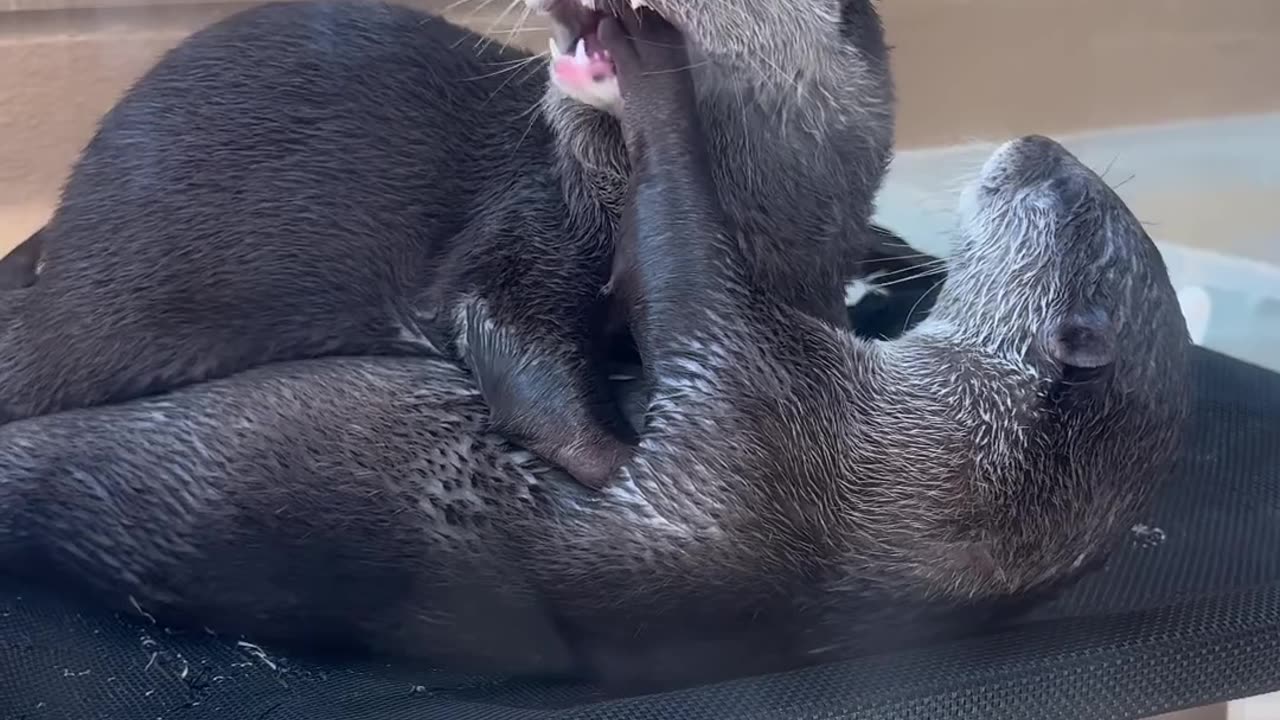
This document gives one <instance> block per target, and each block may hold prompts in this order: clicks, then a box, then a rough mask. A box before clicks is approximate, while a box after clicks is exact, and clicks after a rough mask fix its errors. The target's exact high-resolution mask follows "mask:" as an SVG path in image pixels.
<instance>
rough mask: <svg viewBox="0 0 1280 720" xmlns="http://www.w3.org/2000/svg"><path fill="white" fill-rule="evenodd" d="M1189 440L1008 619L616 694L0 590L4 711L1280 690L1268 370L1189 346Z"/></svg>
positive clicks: (1082, 696)
mask: <svg viewBox="0 0 1280 720" xmlns="http://www.w3.org/2000/svg"><path fill="white" fill-rule="evenodd" d="M1194 383H1195V387H1196V391H1197V392H1196V396H1197V403H1196V409H1195V415H1194V421H1193V422H1194V430H1193V433H1192V439H1191V440H1190V441H1189V443H1188V445H1187V446H1186V448H1185V450H1184V451H1183V456H1182V462H1181V463H1180V467H1179V469H1178V471H1177V474H1176V477H1173V478H1172V479H1171V480H1170V482H1169V483H1168V484H1167V486H1166V487H1165V489H1164V491H1163V493H1162V495H1161V496H1160V497H1159V498H1158V500H1157V502H1156V503H1155V505H1154V507H1153V508H1152V509H1151V511H1150V514H1149V517H1148V518H1147V519H1146V521H1145V524H1144V525H1141V526H1138V527H1136V528H1135V529H1134V531H1133V532H1132V534H1131V537H1130V539H1129V542H1128V543H1127V545H1126V547H1125V548H1124V549H1123V550H1122V551H1121V552H1119V553H1118V555H1117V556H1116V557H1115V558H1114V559H1113V560H1112V562H1111V563H1110V564H1109V565H1108V566H1107V567H1106V568H1105V569H1103V570H1102V571H1101V572H1099V573H1097V574H1095V575H1093V576H1091V577H1089V578H1088V579H1087V580H1086V581H1085V582H1083V583H1082V584H1080V585H1079V586H1077V587H1076V588H1075V589H1074V590H1073V591H1072V592H1070V593H1069V594H1068V595H1066V596H1065V597H1063V598H1061V599H1059V600H1058V601H1057V602H1055V603H1053V604H1052V605H1049V606H1046V607H1043V608H1041V609H1040V610H1038V611H1037V612H1035V613H1034V614H1032V615H1031V616H1029V617H1027V618H1025V619H1024V620H1023V621H1021V622H1019V623H1018V624H1017V625H1015V626H1012V627H1009V628H1005V629H1002V630H1000V631H997V632H993V633H991V634H988V635H985V636H981V637H971V638H968V639H965V640H960V641H954V642H949V643H943V644H939V645H934V646H929V647H923V648H918V649H912V650H906V651H902V652H900V653H897V654H890V655H882V656H874V657H866V658H862V659H858V660H853V661H849V662H843V663H838V664H833V665H828V666H823V667H818V668H812V669H808V670H803V671H799V672H794V673H788V674H785V675H777V676H770V677H758V678H752V679H744V680H739V681H734V682H730V683H725V684H721V685H716V686H711V687H704V688H697V689H692V690H685V691H680V692H674V693H667V694H660V695H651V696H645V697H638V698H632V699H625V700H604V699H602V697H601V696H600V695H599V694H597V693H595V692H594V691H593V690H592V689H591V688H590V687H583V686H578V685H563V684H560V685H549V684H538V683H531V682H526V681H512V680H504V679H501V678H490V677H474V676H459V675H453V674H446V673H439V672H434V671H432V670H429V669H421V668H411V667H401V666H396V665H392V664H387V663H385V662H369V661H360V662H354V663H344V662H340V661H333V660H314V659H311V660H303V659H301V658H294V657H291V656H287V655H286V656H283V657H282V656H279V655H277V654H276V653H275V651H274V649H272V648H258V647H256V646H252V645H246V644H243V643H238V642H237V641H235V640H234V639H227V638H222V637H215V636H211V635H206V634H203V633H200V632H195V633H185V634H182V633H174V632H172V631H166V630H165V629H164V628H161V627H156V626H154V625H152V624H150V623H148V622H147V621H146V620H145V619H137V618H134V617H126V616H123V615H119V614H111V613H106V612H103V611H101V610H99V609H96V608H95V607H94V605H93V604H92V602H90V601H83V602H82V601H80V600H78V599H75V598H70V597H66V596H63V595H60V594H56V593H53V592H50V591H48V590H42V589H38V588H35V587H28V586H23V585H22V584H20V583H18V582H17V581H14V580H11V579H6V578H3V577H0V718H4V719H5V720H9V719H12V720H44V719H46V718H49V719H53V718H57V719H62V718H67V719H73V720H92V719H97V718H102V719H107V718H111V719H114V720H155V719H157V718H162V719H164V720H169V719H171V718H172V719H190V720H201V719H203V718H211V719H212V718H217V719H218V720H226V719H228V718H234V719H238V718H245V719H248V720H337V719H339V718H341V719H343V720H366V719H367V720H375V719H376V720H428V719H433V718H447V719H448V720H468V719H474V720H499V719H505V718H512V719H523V718H529V719H535V718H536V719H542V718H606V719H617V720H623V719H635V720H647V719H654V720H658V719H666V718H688V719H690V720H701V719H707V720H709V719H711V718H716V719H721V718H723V719H726V720H751V719H756V718H759V719H761V720H763V719H765V718H770V719H772V718H777V719H779V720H801V719H814V720H817V719H818V718H823V719H828V720H835V719H837V718H850V719H852V718H920V719H928V720H935V719H938V718H956V719H960V718H982V719H983V720H988V719H991V718H1018V719H1019V720H1022V719H1024V718H1063V719H1070V720H1079V719H1081V718H1139V717H1144V716H1147V715H1151V714H1155V713H1159V712H1163V711H1167V710H1171V709H1177V708H1182V707H1189V706H1194V705H1201V704H1208V703H1212V702H1217V701H1222V700H1225V699H1230V698H1238V697H1244V696H1250V695H1255V694H1260V693H1264V692H1269V691H1274V690H1277V689H1280V552H1278V550H1280V447H1277V444H1276V440H1277V438H1278V437H1280V375H1277V374H1274V373H1270V372H1267V371H1265V370H1262V369H1259V368H1256V367H1253V366H1250V365H1246V364H1244V363H1240V362H1237V361H1235V360H1232V359H1229V358H1226V357H1224V356H1221V355H1217V354H1214V353H1211V352H1207V351H1198V352H1197V355H1196V362H1195V375H1194Z"/></svg>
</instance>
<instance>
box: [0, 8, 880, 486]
mask: <svg viewBox="0 0 1280 720" xmlns="http://www.w3.org/2000/svg"><path fill="white" fill-rule="evenodd" d="M807 4H809V5H812V7H809V8H806V9H805V10H804V11H799V10H798V9H797V8H796V6H795V5H794V4H779V3H772V2H767V3H766V2H762V3H760V4H759V6H758V7H754V8H751V9H750V10H749V12H748V11H745V10H747V8H743V7H737V6H732V7H731V6H729V5H722V4H718V3H705V2H670V1H668V2H662V3H655V5H656V6H660V9H661V10H662V12H664V13H666V12H670V13H671V16H672V17H674V18H676V20H677V24H678V25H681V26H682V27H687V28H688V29H689V32H690V35H691V36H692V37H693V39H694V45H695V48H696V50H695V52H696V53H700V54H701V55H700V56H699V57H701V58H702V60H700V61H699V62H697V63H695V64H696V65H697V67H696V68H695V70H694V73H695V82H696V84H697V86H698V96H697V98H696V101H695V103H694V104H696V107H697V112H698V113H699V115H700V116H701V117H702V118H703V120H704V121H705V125H706V127H707V128H708V142H709V144H710V146H711V149H712V156H713V158H714V161H713V166H712V167H713V174H714V176H715V179H716V182H717V188H718V189H719V192H720V196H721V202H722V205H723V206H724V207H725V208H726V209H727V211H728V219H729V222H730V223H731V224H732V226H733V228H734V231H735V233H736V235H737V236H738V241H739V242H740V243H741V244H742V245H743V247H744V249H745V250H746V253H745V260H746V262H747V263H748V267H749V268H751V272H752V273H753V282H755V283H756V284H757V285H758V286H760V287H761V288H764V289H766V290H768V291H769V292H771V293H773V294H774V295H775V296H777V297H779V298H780V299H781V300H782V301H784V302H786V303H788V304H790V305H792V306H794V307H796V308H797V309H799V310H801V311H803V312H805V313H808V314H811V315H813V316H815V317H820V318H823V319H824V320H826V321H828V322H832V323H837V324H843V323H844V314H843V313H844V309H843V304H842V302H841V298H842V288H843V282H844V280H846V279H847V278H848V277H849V276H850V275H852V274H855V273H856V272H857V266H858V263H859V262H861V261H862V260H863V259H865V257H867V255H868V254H869V253H872V252H874V250H873V248H872V246H873V245H874V244H875V243H874V242H873V241H872V240H871V239H870V237H871V236H870V235H869V234H868V231H867V227H866V221H867V218H868V217H869V216H870V213H871V202H872V197H873V195H874V193H875V191H876V189H877V187H878V185H879V182H880V179H881V177H882V175H883V172H884V169H885V166H886V164H887V162H888V159H889V153H890V146H891V141H892V125H893V123H892V114H891V83H890V79H889V74H888V69H887V60H886V57H885V48H884V42H883V37H882V30H881V28H880V23H879V19H878V18H877V17H876V15H875V14H874V12H873V11H872V9H871V5H870V3H869V2H868V1H867V0H848V1H847V2H844V3H843V4H842V5H841V4H838V3H837V2H836V1H835V0H824V1H822V2H819V1H818V0H807ZM783 7H785V8H786V10H785V12H784V11H783V10H782V8H783ZM842 7H843V10H842V9H841V8H842ZM796 33H801V34H799V35H797V34H796ZM803 38H809V39H811V40H812V41H811V42H810V41H802V39H803ZM748 47H750V52H747V50H748ZM799 48H803V50H800V49H799ZM771 54H773V55H775V57H774V58H773V59H772V60H771V61H770V62H769V63H768V67H767V68H766V67H765V66H764V65H762V64H761V63H760V61H759V58H760V57H763V56H769V55H771ZM708 58H709V59H710V60H711V62H705V60H706V59H708ZM528 59H530V58H529V56H527V55H525V54H523V53H521V52H518V51H515V50H511V49H505V48H502V47H500V46H497V45H495V44H493V43H489V42H481V41H480V39H479V38H478V36H475V35H473V34H472V33H469V32H467V31H464V30H461V29H459V28H456V27H454V26H452V25H450V24H448V23H446V22H444V21H442V20H439V19H437V18H433V17H430V16H427V15H423V14H421V13H418V12H415V11H412V10H409V9H405V8H400V7H396V6H392V5H382V4H377V3H350V2H345V1H342V0H323V1H321V2H315V3H283V4H273V5H267V6H264V7H259V8H254V9H250V10H247V11H245V12H242V13H239V14H237V15H235V16H233V17H231V18H229V19H227V20H224V21H222V22H220V23H217V24H215V25H213V26H212V27H210V28H207V29H205V30H203V31H201V32H199V33H196V34H195V35H194V36H192V37H191V38H190V39H188V40H187V41H186V42H184V43H183V44H181V45H180V46H179V47H178V48H176V49H175V50H173V51H172V52H170V53H169V54H168V55H167V56H166V57H165V58H164V59H162V60H161V62H160V63H159V64H158V65H157V66H156V67H155V68H154V69H153V70H152V71H151V72H149V73H148V74H147V75H146V76H145V77H144V78H142V80H140V81H139V83H138V84H137V85H136V87H134V88H133V89H132V90H131V91H130V92H129V94H128V95H127V96H126V97H125V98H124V99H123V100H122V101H121V102H120V103H119V104H118V105H117V106H116V107H115V108H114V109H113V110H112V111H111V112H110V113H109V114H108V115H107V116H106V117H105V118H104V119H103V121H102V124H101V128H100V130H99V132H98V133H97V135H96V136H95V137H94V138H93V140H92V141H91V142H90V144H89V145H88V147H87V148H86V150H85V152H84V154H83V156H82V158H81V159H80V161H79V163H78V164H77V166H76V168H75V170H74V172H73V173H72V175H71V178H70V180H69V181H68V183H67V186H66V188H65V191H64V194H63V198H62V202H61V205H60V206H59V208H58V210H57V212H56V214H55V216H54V217H53V219H52V220H51V222H50V223H49V224H48V226H47V227H45V228H44V229H43V230H42V231H41V233H40V244H41V245H42V248H38V250H39V252H40V253H41V255H42V257H41V270H40V276H39V282H37V283H35V284H34V285H31V286H30V287H26V288H25V289H22V290H19V291H15V292H14V293H13V294H12V295H11V296H10V297H7V298H6V301H5V303H4V304H3V306H0V418H7V419H17V418H23V417H29V416H32V415H38V414H42V413H47V412H52V411H56V410H61V409H68V408H75V407H84V406H92V405H98V404H102V403H109V402H117V401H121V400H126V399H130V398H134V397H139V396H145V395H149V394H154V393H157V392H161V391H165V390H169V389H172V388H175V387H181V386H184V385H186V384H189V383H192V382H197V381H202V380H207V379H211V378H217V377H224V376H227V375H229V374H232V373H234V372H237V371H240V370H243V369H246V368H249V367H255V366H259V365H263V364H265V363H269V362H278V361H284V360H294V359H304V358H314V357H322V356H329V355H353V354H383V355H405V354H411V355H412V354H416V355H428V356H435V357H445V358H461V359H462V360H463V362H464V363H466V364H467V366H468V367H470V368H472V369H473V370H474V371H475V372H476V374H477V376H478V377H479V378H480V380H481V388H482V390H483V391H484V393H485V395H486V397H487V398H488V399H489V400H490V407H491V408H492V410H493V417H492V418H491V420H492V422H493V423H494V426H495V428H497V429H498V430H500V431H501V432H503V433H504V434H506V435H507V436H508V437H509V438H511V439H512V440H515V441H519V442H521V443H523V444H524V445H525V446H526V447H530V448H532V449H533V450H535V451H536V452H538V453H540V454H542V455H543V456H544V457H546V458H549V459H550V460H552V461H553V462H556V463H558V464H559V465H561V466H563V467H568V468H570V469H571V470H573V471H574V472H575V474H576V475H577V476H578V477H579V479H581V480H583V481H584V482H588V483H590V484H600V483H602V482H604V481H605V479H607V477H608V474H609V472H610V471H611V470H612V468H613V467H614V466H616V465H617V464H618V462H619V461H620V458H622V457H625V455H626V454H628V453H629V451H630V449H629V448H630V442H631V441H632V440H633V434H632V433H630V432H629V429H628V427H627V425H626V423H625V421H624V419H623V418H622V417H621V416H620V414H619V412H618V410H617V408H616V407H615V406H613V405H612V403H611V401H610V398H609V394H608V391H607V389H606V387H605V385H604V380H603V375H602V374H603V372H604V367H605V362H604V357H605V356H606V355H608V354H609V353H610V347H609V345H610V343H609V341H608V338H607V335H606V333H604V332H601V328H602V327H603V326H604V323H605V321H606V318H607V303H606V302H605V300H604V299H603V298H602V293H601V289H602V288H603V287H604V286H605V284H606V283H607V281H608V278H609V272H610V260H611V253H612V249H613V244H614V238H615V236H616V233H617V227H618V214H619V211H620V207H621V200H622V194H623V189H624V187H625V184H626V178H627V176H628V172H629V171H628V168H627V158H626V154H625V149H624V147H623V144H622V140H621V134H620V131H619V128H618V125H617V121H616V120H615V119H614V118H613V117H611V116H609V115H606V114H604V113H601V112H599V111H596V110H593V109H590V108H587V107H586V106H584V105H582V104H580V103H577V102H576V101H572V100H570V99H567V98H565V97H562V96H561V95H559V93H558V92H557V91H556V90H554V89H551V90H548V89H547V82H546V78H545V75H544V74H543V72H542V71H529V70H527V69H515V67H516V65H518V64H519V63H521V62H523V61H525V60H528ZM3 267H4V266H0V269H2V268H3ZM17 269H18V270H22V268H17ZM476 327H483V328H485V330H484V333H483V334H482V336H480V337H478V338H473V337H471V335H472V334H473V333H474V332H475V328H476ZM475 340H478V341H475Z"/></svg>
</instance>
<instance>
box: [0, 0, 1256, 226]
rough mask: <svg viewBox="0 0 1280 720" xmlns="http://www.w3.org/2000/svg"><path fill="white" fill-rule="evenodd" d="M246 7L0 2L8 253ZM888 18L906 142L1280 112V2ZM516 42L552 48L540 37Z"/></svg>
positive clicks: (431, 1)
mask: <svg viewBox="0 0 1280 720" xmlns="http://www.w3.org/2000/svg"><path fill="white" fill-rule="evenodd" d="M415 4H419V5H423V6H427V7H431V6H435V7H445V6H447V5H449V4H451V3H450V0H419V1H418V2H417V3H415ZM480 4H482V2H474V1H473V2H471V3H470V6H468V5H467V4H463V5H461V6H459V7H456V8H455V9H454V10H453V11H452V12H451V15H452V16H453V17H455V18H456V19H459V20H462V21H469V22H470V23H471V24H472V25H473V26H476V27H477V28H479V29H482V30H484V29H491V30H492V31H494V32H495V33H500V32H505V31H506V30H508V29H509V28H510V23H509V22H506V23H504V22H501V21H498V22H495V13H494V12H493V11H482V12H480V13H476V12H475V10H474V7H476V6H478V5H480ZM505 5H506V1H505V0H503V2H493V3H490V6H491V7H500V6H505ZM244 6H245V3H243V2H230V3H221V4H219V3H211V2H203V1H202V0H0V249H3V248H4V247H7V246H8V245H10V244H12V243H13V242H16V240H17V239H18V238H20V237H25V235H26V234H27V233H29V232H30V231H31V230H32V229H34V228H35V227H37V226H38V225H39V224H40V223H42V222H43V220H44V217H45V215H46V214H47V212H48V209H49V207H50V205H51V204H52V203H53V201H54V199H55V197H56V194H57V190H58V188H59V186H60V185H61V183H62V181H63V178H64V176H65V174H66V172H67V169H68V167H69V165H70V163H71V162H72V160H73V159H74V157H75V155H76V153H77V152H78V151H79V149H80V148H81V147H82V146H83V144H84V143H85V141H86V140H87V139H88V137H89V135H90V134H91V132H92V130H93V127H94V124H95V122H96V121H97V119H98V117H99V116H100V115H101V114H102V113H103V112H105V111H106V110H107V109H108V108H109V107H110V105H111V103H112V102H113V101H114V100H115V98H116V97H118V96H119V94H120V92H122V91H123V89H124V88H125V87H126V86H127V84H128V83H130V82H131V81H132V80H133V79H134V78H136V77H137V76H138V75H139V74H140V73H142V72H143V71H144V70H145V69H146V68H147V67H148V66H149V65H150V64H151V63H152V62H154V61H155V59H156V58H157V57H158V56H159V54H160V53H162V52H163V51H164V50H165V49H167V48H169V47H171V46H172V45H174V44H175V43H177V42H178V41H180V40H181V39H182V38H183V37H184V36H185V35H187V34H188V33H189V32H191V31H192V30H194V29H196V28H199V27H201V26H203V25H205V24H207V23H209V22H211V21H213V20H215V19H216V18H219V17H222V16H224V15H226V14H228V13H230V12H232V11H234V10H236V9H238V8H241V7H244ZM881 7H882V9H883V12H884V14H885V17H886V22H887V24H888V27H889V33H890V39H891V42H892V43H893V44H894V45H895V46H896V52H895V58H894V59H895V63H896V68H897V74H898V83H899V91H900V98H901V116H900V118H901V119H900V144H901V146H902V147H912V146H919V145H932V144H945V143H951V142H956V141H961V140H966V139H971V138H974V137H987V138H998V137H1006V136H1009V135H1013V134H1015V133H1020V132H1027V131H1038V132H1062V131H1067V130H1076V129H1081V128H1093V127H1103V126H1110V125H1117V124H1130V123H1137V122H1147V121H1152V120H1166V119H1175V118H1183V117H1192V116H1204V115H1213V114H1221V113H1240V112H1252V111H1259V110H1268V109H1280V72H1278V71H1277V70H1276V68H1280V1H1277V0H885V1H884V2H882V3H881ZM513 16H514V14H513ZM533 24H537V23H536V22H535V23H533ZM516 40H517V41H518V42H519V41H523V42H527V43H532V44H535V46H536V47H541V43H542V40H541V36H540V34H539V33H538V32H536V31H530V32H526V33H524V34H522V35H518V36H516Z"/></svg>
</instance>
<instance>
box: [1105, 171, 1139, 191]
mask: <svg viewBox="0 0 1280 720" xmlns="http://www.w3.org/2000/svg"><path fill="white" fill-rule="evenodd" d="M1136 177H1138V175H1137V173H1135V174H1133V175H1130V176H1129V177H1127V178H1125V179H1124V180H1121V181H1120V182H1118V183H1116V184H1115V185H1112V186H1111V189H1112V190H1119V189H1120V188H1122V187H1124V186H1125V185H1128V184H1129V182H1130V181H1132V180H1133V179H1134V178H1136Z"/></svg>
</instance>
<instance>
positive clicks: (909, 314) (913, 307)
mask: <svg viewBox="0 0 1280 720" xmlns="http://www.w3.org/2000/svg"><path fill="white" fill-rule="evenodd" d="M946 281H947V279H946V278H942V279H941V280H939V281H938V282H936V283H934V284H933V285H931V286H929V289H928V290H926V291H924V293H923V294H921V295H920V297H918V298H916V301H915V303H914V304H912V305H911V309H910V310H908V311H907V319H906V320H904V321H903V322H902V332H906V331H907V326H908V325H910V324H911V318H913V317H915V316H916V310H917V309H919V308H920V303H922V302H924V299H925V298H927V297H929V295H931V294H933V291H934V290H937V289H938V288H939V287H940V286H941V285H942V283H944V282H946Z"/></svg>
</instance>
